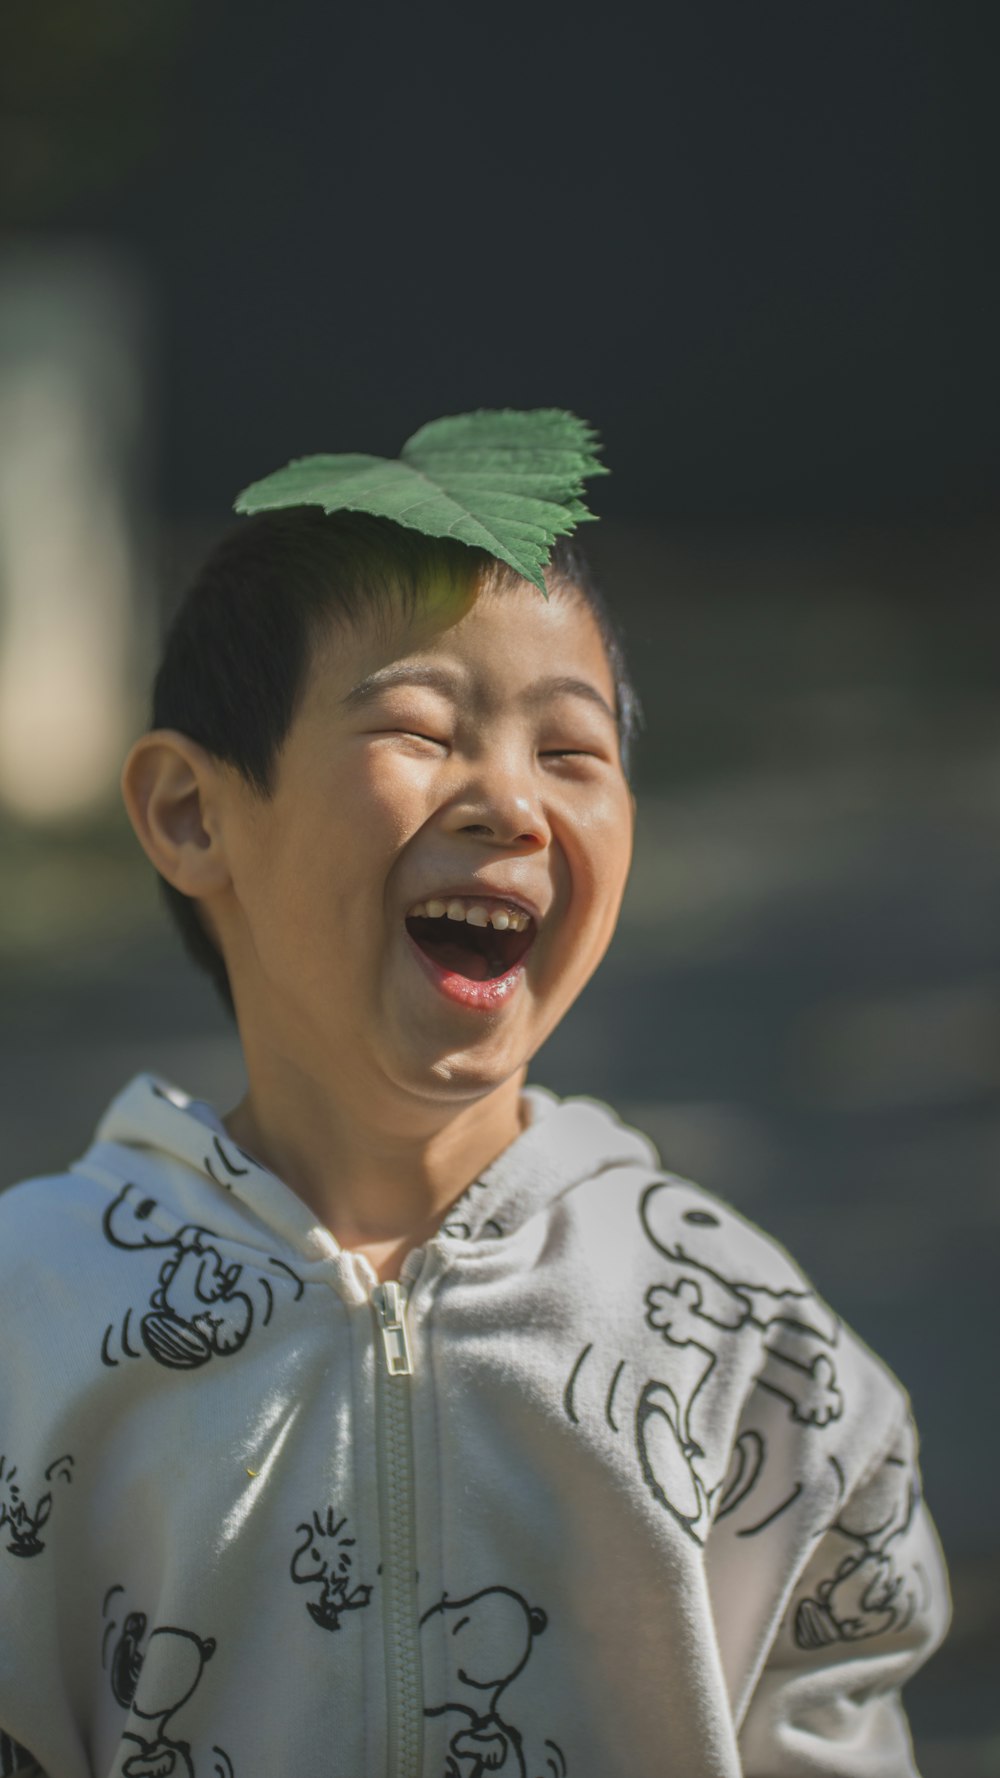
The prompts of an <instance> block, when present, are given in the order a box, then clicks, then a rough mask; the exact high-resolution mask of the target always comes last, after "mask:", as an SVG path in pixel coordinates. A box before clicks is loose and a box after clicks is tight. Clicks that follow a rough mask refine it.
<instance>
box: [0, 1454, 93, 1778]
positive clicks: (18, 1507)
mask: <svg viewBox="0 0 1000 1778" xmlns="http://www.w3.org/2000/svg"><path fill="white" fill-rule="evenodd" d="M74 1462H75V1458H73V1457H71V1456H70V1455H69V1453H68V1452H67V1453H66V1455H65V1456H63V1457H56V1458H55V1460H54V1461H53V1462H52V1463H50V1464H49V1466H48V1468H47V1470H46V1471H45V1480H46V1481H47V1482H51V1481H61V1482H71V1481H72V1480H73V1465H74ZM16 1478H17V1464H16V1463H8V1462H7V1459H6V1457H5V1456H4V1454H3V1453H2V1452H0V1532H2V1533H4V1534H5V1536H6V1539H7V1542H6V1546H5V1547H6V1548H7V1550H8V1551H9V1552H10V1554H11V1555H12V1556H38V1555H40V1554H41V1552H42V1550H43V1549H44V1548H45V1545H44V1543H43V1542H42V1540H41V1538H40V1536H39V1532H40V1531H41V1530H42V1529H43V1527H44V1526H45V1525H46V1524H47V1523H48V1520H49V1514H50V1513H51V1511H52V1491H51V1489H46V1491H45V1493H44V1494H40V1495H39V1496H38V1499H37V1500H36V1501H35V1504H34V1506H33V1507H29V1505H28V1503H27V1501H26V1500H25V1498H24V1493H23V1489H22V1487H21V1484H20V1482H18V1481H17V1479H16ZM0 1774H2V1768H0Z"/></svg>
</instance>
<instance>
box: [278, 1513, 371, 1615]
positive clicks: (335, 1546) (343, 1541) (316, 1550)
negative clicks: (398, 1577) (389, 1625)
mask: <svg viewBox="0 0 1000 1778" xmlns="http://www.w3.org/2000/svg"><path fill="white" fill-rule="evenodd" d="M346 1524H347V1520H346V1518H342V1519H337V1518H336V1516H335V1514H334V1510H333V1507H332V1506H330V1507H327V1510H326V1518H325V1519H321V1518H320V1516H319V1513H315V1512H314V1513H313V1515H312V1519H311V1520H309V1521H307V1522H306V1523H305V1524H303V1525H300V1526H299V1527H298V1532H299V1535H300V1536H301V1537H302V1542H301V1543H300V1544H299V1546H298V1549H297V1550H296V1551H295V1554H294V1556H293V1557H292V1567H291V1574H292V1579H293V1580H294V1581H298V1583H299V1584H300V1585H305V1586H310V1585H311V1586H318V1587H319V1589H320V1593H319V1597H318V1598H317V1599H310V1600H309V1601H308V1602H307V1605H308V1611H309V1615H310V1617H311V1618H312V1619H313V1620H314V1622H315V1623H317V1624H321V1625H322V1627H323V1629H324V1630H339V1629H340V1620H341V1618H342V1617H343V1614H344V1612H345V1611H357V1610H358V1608H359V1607H360V1606H362V1605H367V1604H368V1601H369V1600H370V1598H371V1596H372V1589H371V1587H370V1586H368V1585H365V1584H363V1583H362V1584H360V1585H358V1586H356V1587H350V1580H351V1576H350V1567H351V1563H352V1561H353V1559H354V1558H353V1555H352V1551H353V1548H354V1543H355V1539H354V1538H353V1537H348V1536H347V1535H346V1533H345V1531H344V1527H345V1525H346ZM349 1588H350V1590H348V1589H349Z"/></svg>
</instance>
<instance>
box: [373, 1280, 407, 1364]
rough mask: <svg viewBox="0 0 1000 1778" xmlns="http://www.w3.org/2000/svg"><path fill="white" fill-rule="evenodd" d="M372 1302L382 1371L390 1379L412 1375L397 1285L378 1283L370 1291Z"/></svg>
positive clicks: (401, 1297) (403, 1302) (402, 1303)
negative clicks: (382, 1352)
mask: <svg viewBox="0 0 1000 1778" xmlns="http://www.w3.org/2000/svg"><path fill="white" fill-rule="evenodd" d="M372 1301H373V1303H374V1305H375V1313H376V1315H377V1316H378V1320H379V1326H380V1328H381V1329H382V1345H383V1347H384V1349H385V1367H386V1370H387V1371H388V1372H389V1375H390V1377H410V1376H412V1375H413V1353H412V1352H411V1350H410V1336H409V1332H408V1330H407V1326H406V1316H405V1309H406V1297H405V1296H404V1294H403V1292H402V1291H401V1290H400V1287H399V1285H398V1284H395V1283H389V1284H378V1285H376V1287H375V1289H374V1290H373V1291H372Z"/></svg>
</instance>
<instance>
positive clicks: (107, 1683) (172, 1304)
mask: <svg viewBox="0 0 1000 1778" xmlns="http://www.w3.org/2000/svg"><path fill="white" fill-rule="evenodd" d="M546 584H547V588H548V592H549V595H550V596H549V598H548V600H547V601H546V600H545V599H543V597H542V596H541V594H540V593H539V591H538V590H537V588H536V587H535V586H533V585H531V584H529V583H528V582H527V581H526V580H524V579H521V578H520V577H519V576H518V575H517V574H515V573H514V572H512V571H511V570H510V569H508V568H506V567H505V566H504V565H503V564H502V563H500V562H498V561H497V560H495V559H494V558H492V557H491V556H489V555H488V554H485V553H484V552H482V551H477V550H473V549H470V548H468V547H466V545H464V544H460V543H455V542H450V541H448V542H445V541H435V540H433V539H430V538H427V537H424V536H422V535H420V534H418V533H416V532H413V531H405V530H403V529H402V528H401V527H400V526H398V525H395V524H393V523H389V522H386V521H384V520H379V519H377V518H375V519H372V518H367V517H364V516H358V515H351V514H343V513H337V514H334V515H333V516H330V517H328V516H326V515H325V514H323V513H321V512H319V511H317V510H315V509H313V508H295V509H292V510H289V511H284V512H280V513H276V514H269V515H264V516H260V517H256V518H251V519H249V520H244V521H242V522H241V523H240V525H239V526H238V527H237V528H236V530H235V531H234V532H233V533H232V534H231V535H230V536H229V537H228V538H227V539H226V540H225V541H224V542H223V544H222V545H221V547H220V548H219V549H218V550H217V551H216V553H215V555H214V556H213V557H212V559H211V560H210V561H209V563H208V565H207V566H206V568H205V569H204V570H203V572H202V574H201V575H200V577H199V579H198V581H197V583H196V584H195V585H194V587H193V588H192V589H191V592H190V593H189V595H188V598H187V600H186V601H185V603H184V605H183V607H182V609H181V610H180V612H179V614H178V616H177V618H176V620H175V622H174V626H173V629H172V631H171V634H170V636H169V638H168V641H167V645H166V652H165V657H164V661H163V665H162V666H161V669H160V672H159V674H158V677H157V682H156V689H155V694H154V711H153V723H152V727H151V730H150V732H149V733H147V734H144V735H143V736H141V737H140V739H139V740H138V741H137V742H136V744H135V746H134V747H133V748H132V750H131V752H130V754H129V757H128V759H127V761H126V763H125V768H124V772H123V778H122V784H123V792H124V797H125V802H126V805H127V809H128V813H129V817H130V819H131V821H132V824H133V826H134V828H135V830H136V833H137V835H138V838H139V840H140V842H141V844H142V846H143V848H144V850H145V852H146V853H147V855H148V857H149V858H150V860H151V861H152V863H153V865H154V866H155V868H156V870H157V872H158V873H159V875H160V878H161V879H162V881H163V884H164V893H165V894H166V896H167V899H168V902H169V904H170V906H171V909H172V911H173V912H174V914H175V915H176V917H177V918H178V920H179V923H180V925H181V930H182V933H183V935H184V937H185V941H186V943H187V945H188V947H189V949H190V951H191V954H192V956H193V957H194V958H195V959H196V960H197V961H198V962H199V963H201V964H202V965H203V966H204V967H205V968H207V969H208V970H209V971H210V973H211V974H212V976H213V979H214V980H215V982H216V984H217V986H218V987H219V990H220V992H221V993H222V995H223V997H224V998H225V999H226V1001H227V1004H229V1005H230V1006H231V1008H232V1009H233V1012H234V1015H235V1018H236V1022H237V1025H238V1029H239V1036H240V1041H241V1044H242V1048H243V1053H244V1057H245V1061H246V1073H247V1080H248V1090H247V1093H246V1096H245V1098H244V1099H243V1100H242V1101H241V1103H240V1104H239V1105H237V1106H236V1107H235V1108H234V1109H233V1110H231V1111H229V1112H228V1113H227V1114H226V1115H225V1116H220V1115H219V1113H218V1112H217V1111H216V1110H215V1109H213V1107H211V1106H210V1105H208V1104H206V1103H204V1102H202V1101H199V1100H197V1099H192V1098H190V1097H189V1096H188V1095H187V1094H186V1093H185V1092H183V1091H182V1090H180V1088H178V1087H176V1086H174V1085H172V1084H170V1083H169V1082H167V1081H164V1080H161V1079H158V1078H155V1077H154V1076H151V1075H149V1074H140V1075H138V1076H137V1077H136V1078H135V1079H134V1080H132V1081H131V1082H130V1083H129V1084H128V1085H127V1086H126V1087H125V1088H124V1090H123V1091H122V1092H121V1093H120V1094H119V1095H118V1097H117V1098H116V1099H115V1100H114V1101H113V1103H112V1104H111V1106H110V1107H109V1109H108V1111H107V1112H106V1113H105V1115H104V1117H103V1119H102V1120H101V1122H100V1124H99V1126H98V1128H97V1131H96V1137H95V1140H94V1143H93V1145H92V1146H91V1147H90V1148H89V1149H88V1151H87V1152H86V1154H85V1155H84V1156H83V1157H82V1158H81V1159H79V1160H77V1161H75V1162H74V1163H73V1164H72V1165H71V1166H70V1167H69V1169H68V1171H66V1172H63V1173H58V1174H55V1175H53V1176H52V1177H47V1178H44V1179H35V1180H31V1181H28V1182H25V1183H23V1184H22V1185H20V1186H17V1187H15V1188H13V1189H11V1190H9V1191H7V1192H6V1193H4V1194H3V1195H2V1197H0V1330H2V1331H0V1338H2V1342H3V1347H2V1349H3V1352H4V1355H5V1363H4V1365H3V1367H2V1373H0V1454H2V1460H0V1531H2V1544H0V1626H2V1627H0V1731H2V1733H0V1773H3V1774H8V1773H19V1774H23V1773H38V1772H41V1773H43V1774H46V1775H47V1778H95V1775H99V1778H112V1775H114V1778H121V1775H123V1778H168V1775H170V1778H181V1775H187V1778H210V1775H221V1778H285V1775H286V1774H287V1775H288V1778H292V1774H294V1775H295V1778H417V1775H418V1774H422V1775H423V1778H486V1775H487V1774H492V1775H499V1778H515V1775H517V1778H626V1775H627V1778H668V1775H669V1778H737V1774H743V1775H744V1778H792V1775H793V1774H794V1775H796V1778H799V1775H801V1778H804V1775H805V1774H807V1773H810V1774H818V1773H822V1774H827V1775H829V1778H848V1775H850V1778H862V1775H864V1778H904V1775H905V1774H911V1773H913V1771H914V1769H915V1768H914V1765H913V1756H912V1751H911V1745H910V1739H909V1735H908V1732H907V1727H906V1722H905V1717H904V1715H903V1712H902V1708H901V1705H900V1701H899V1688H900V1686H901V1685H902V1684H903V1683H904V1682H905V1681H906V1680H907V1679H908V1678H909V1677H910V1676H911V1675H912V1673H913V1672H914V1671H915V1670H916V1669H917V1668H918V1667H919V1665H920V1664H921V1663H922V1662H923V1660H924V1659H925V1658H926V1656H927V1655H928V1653H929V1652H930V1651H931V1650H932V1649H933V1648H934V1647H935V1646H936V1644H937V1643H938V1642H939V1641H940V1639H941V1637H942V1635H943V1634H944V1630H945V1627H946V1622H947V1615H948V1602H947V1583H946V1580H945V1576H944V1570H943V1566H942V1561H941V1557H940V1552H939V1549H938V1545H937V1541H936V1538H935V1535H934V1532H933V1529H932V1527H931V1524H930V1521H929V1519H928V1516H927V1513H926V1510H925V1508H924V1506H923V1504H922V1502H921V1498H920V1488H919V1480H918V1470H917V1462H916V1447H915V1435H914V1432H913V1427H912V1423H911V1419H910V1414H909V1409H908V1403H907V1398H906V1396H905V1395H904V1393H903V1391H902V1390H901V1388H900V1386H899V1385H898V1384H897V1382H896V1381H895V1380H894V1379H893V1377H892V1376H891V1375H890V1374H889V1373H888V1372H887V1371H886V1370H885V1368H884V1367H883V1366H882V1364H881V1363H880V1362H879V1361H878V1360H877V1359H876V1358H875V1357H873V1355H872V1354H871V1353H870V1352H869V1351H868V1350H867V1348H866V1347H864V1346H863V1345H862V1344H861V1343H860V1341H858V1340H857V1339H856V1338H855V1337H854V1336H853V1335H852V1334H851V1333H850V1332H849V1331H848V1330H847V1329H846V1328H845V1327H844V1326H843V1325H842V1324H841V1323H840V1322H838V1320H837V1318H836V1316H835V1315H834V1314H833V1313H832V1312H831V1310H830V1309H828V1308H827V1307H826V1305H825V1304H824V1303H823V1302H822V1301H821V1300H820V1299H819V1298H818V1297H817V1295H816V1294H815V1292H814V1291H813V1290H812V1289H811V1288H810V1285H809V1283H808V1282H807V1280H806V1279H805V1278H804V1277H803V1276H802V1274H801V1273H800V1272H799V1271H798V1269H797V1268H796V1266H795V1265H794V1264H793V1262H792V1261H791V1260H790V1259H789V1257H788V1256H787V1254H786V1253H785V1252H784V1251H783V1250H782V1249H781V1248H780V1247H778V1246H777V1245H776V1244H775V1243H774V1242H773V1241H771V1240H770V1239H769V1238H768V1237H766V1236H765V1235H763V1234H761V1233H760V1232H759V1231H758V1230H757V1229H755V1228H753V1227H752V1226H751V1225H750V1224H749V1223H747V1222H746V1221H744V1219H743V1218H742V1217H740V1216H739V1215H737V1214H736V1213H735V1212H734V1211H733V1210H731V1209H729V1208H728V1207H726V1206H725V1205H724V1204H722V1203H720V1202H719V1201H718V1200H717V1199H715V1198H713V1197H712V1196H710V1195H709V1194H708V1193H707V1192H705V1191H703V1190H701V1189H699V1187H698V1186H696V1185H694V1184H692V1183H690V1182H689V1181H687V1180H685V1179H682V1178H679V1177H678V1176H677V1175H675V1174H673V1173H670V1172H668V1171H665V1170H664V1168H663V1167H662V1166H661V1164H660V1161H659V1158H658V1156H657V1155H656V1153H655V1151H654V1149H653V1148H652V1146H651V1144H650V1143H649V1142H648V1141H647V1140H646V1138H645V1137H643V1136H642V1135H640V1134H639V1133H637V1132H636V1131H634V1130H632V1129H629V1128H627V1127H625V1126H623V1125H622V1124H621V1123H620V1122H619V1121H618V1120H617V1118H616V1117H615V1115H614V1113H613V1112H612V1111H610V1110H609V1109H608V1108H607V1107H606V1106H604V1105H602V1104H599V1103H598V1102H596V1101H594V1100H591V1099H587V1098H576V1099H574V1098H570V1099H564V1100H559V1099H557V1098H556V1097H555V1095H554V1094H552V1093H551V1092H549V1091H547V1090H546V1089H545V1088H544V1087H542V1086H526V1084H525V1076H526V1072H527V1067H528V1063H529V1062H530V1060H531V1057H532V1056H533V1055H534V1054H535V1052H536V1051H537V1050H538V1048H539V1046H540V1045H541V1044H542V1043H543V1041H544V1040H545V1038H546V1037H547V1036H548V1035H549V1033H550V1032H551V1031H552V1030H553V1028H554V1026H555V1025H556V1024H557V1023H558V1022H559V1020H560V1019H561V1018H562V1017H563V1015H564V1013H565V1012H566V1011H567V1009H568V1008H569V1007H570V1006H571V1004H572V1003H573V1001H574V1000H575V999H576V997H577V995H578V994H579V993H580V991H581V989H582V988H583V987H584V986H585V984H586V983H587V982H588V981H589V979H590V977H591V976H592V975H593V973H594V971H595V969H596V968H597V966H598V964H599V963H600V961H601V959H602V957H603V956H604V954H605V951H606V949H607V947H608V944H609V941H610V939H611V936H612V934H613V932H614V929H615V923H616V920H617V918H618V913H619V908H620V905H621V900H622V894H623V891H624V888H625V883H626V878H627V875H628V870H629V863H630V858H631V851H632V836H633V823H634V815H635V802H634V798H633V796H632V794H631V792H630V789H629V784H628V778H627V767H628V745H629V741H630V739H631V731H632V728H633V726H634V721H635V710H636V705H635V699H634V694H633V693H632V690H631V686H630V683H629V679H628V674H627V670H626V668H625V664H624V660H623V657H622V654H621V650H620V648H619V645H618V642H617V640H616V636H615V632H614V629H613V626H612V624H611V622H610V620H609V618H608V616H607V613H606V610H605V608H604V607H603V605H602V603H601V601H600V599H599V596H598V595H597V594H596V592H595V591H594V589H593V588H592V586H591V585H590V582H589V581H588V579H587V576H586V572H585V569H584V567H583V565H582V562H581V560H580V558H579V556H578V555H577V554H576V553H575V552H574V550H573V549H572V548H571V547H570V546H569V545H568V544H566V543H565V542H561V543H560V544H559V545H558V546H557V547H556V549H555V551H554V553H553V554H552V557H551V560H550V562H549V566H548V568H547V570H546Z"/></svg>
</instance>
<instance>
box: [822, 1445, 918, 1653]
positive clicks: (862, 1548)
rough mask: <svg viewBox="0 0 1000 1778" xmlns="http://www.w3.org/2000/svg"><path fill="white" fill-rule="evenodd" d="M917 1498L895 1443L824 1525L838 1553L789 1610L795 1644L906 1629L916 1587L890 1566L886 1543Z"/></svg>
mask: <svg viewBox="0 0 1000 1778" xmlns="http://www.w3.org/2000/svg"><path fill="white" fill-rule="evenodd" d="M919 1500H920V1489H919V1485H918V1483H917V1480H916V1472H915V1469H914V1468H913V1467H912V1466H911V1464H910V1463H909V1462H908V1460H907V1457H906V1454H905V1452H904V1451H903V1450H902V1449H901V1448H898V1449H896V1450H894V1451H893V1452H891V1453H890V1455H889V1457H888V1458H887V1459H886V1461H885V1463H883V1465H882V1466H881V1468H880V1469H879V1471H878V1472H877V1474H876V1475H875V1477H874V1478H873V1479H872V1481H871V1482H869V1483H868V1485H867V1486H866V1487H865V1488H864V1490H863V1491H862V1493H861V1494H860V1496H859V1497H858V1499H857V1500H853V1501H848V1502H847V1504H846V1506H844V1507H843V1508H842V1509H841V1511H840V1512H839V1513H838V1515H837V1517H836V1519H835V1520H834V1522H833V1524H832V1525H831V1527H830V1530H829V1533H828V1537H829V1539H830V1540H831V1541H832V1542H833V1543H834V1546H835V1548H836V1547H837V1546H838V1545H839V1546H840V1548H841V1549H842V1551H843V1554H842V1555H841V1557H840V1560H839V1561H838V1562H837V1564H836V1566H835V1568H834V1569H833V1571H832V1572H831V1573H829V1574H828V1575H827V1576H826V1577H825V1578H824V1579H823V1580H821V1581H820V1582H819V1584H818V1585H817V1586H816V1588H815V1591H814V1592H813V1593H811V1594H809V1595H807V1596H806V1597H805V1598H804V1599H801V1600H800V1601H799V1603H798V1605H797V1607H796V1610H795V1619H794V1636H795V1641H796V1642H797V1643H798V1646H799V1647H800V1648H822V1647H824V1646H826V1645H828V1644H830V1643H833V1642H859V1641H861V1640H862V1639H863V1638H865V1637H868V1636H878V1635H881V1634H884V1633H885V1632H887V1631H890V1630H905V1628H906V1626H907V1624H908V1623H909V1622H910V1619H911V1618H912V1616H913V1613H914V1610H915V1608H916V1605H917V1591H916V1584H915V1580H914V1578H913V1577H912V1576H910V1575H908V1574H905V1573H904V1572H903V1571H902V1569H901V1568H900V1567H899V1566H898V1565H897V1557H898V1552H897V1550H896V1549H894V1548H893V1547H892V1546H893V1545H894V1544H895V1543H896V1542H897V1540H899V1539H901V1538H905V1535H906V1532H907V1531H908V1530H909V1527H910V1525H911V1523H912V1521H913V1515H914V1513H915V1511H916V1509H917V1505H918V1502H919Z"/></svg>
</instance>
